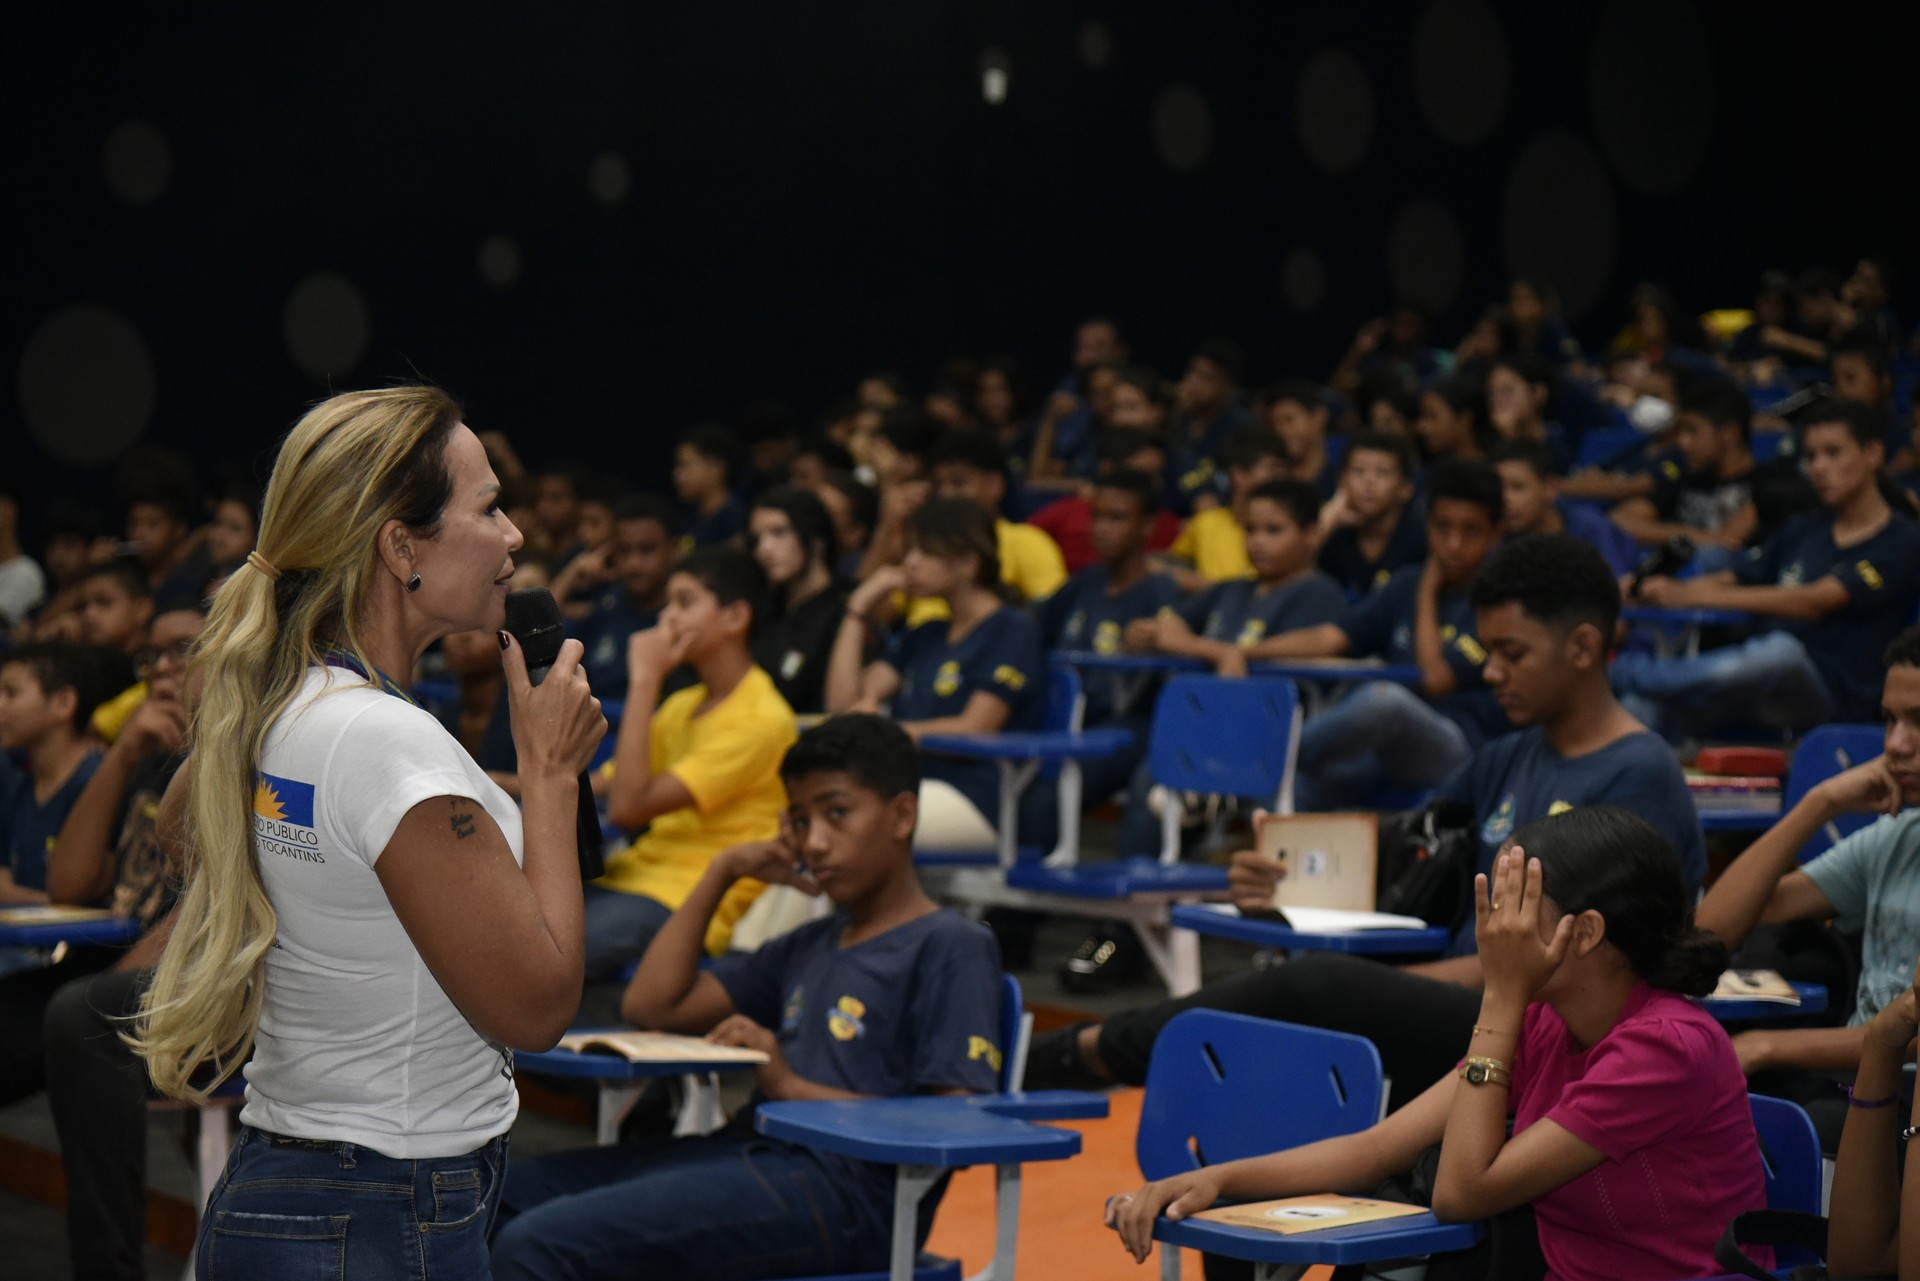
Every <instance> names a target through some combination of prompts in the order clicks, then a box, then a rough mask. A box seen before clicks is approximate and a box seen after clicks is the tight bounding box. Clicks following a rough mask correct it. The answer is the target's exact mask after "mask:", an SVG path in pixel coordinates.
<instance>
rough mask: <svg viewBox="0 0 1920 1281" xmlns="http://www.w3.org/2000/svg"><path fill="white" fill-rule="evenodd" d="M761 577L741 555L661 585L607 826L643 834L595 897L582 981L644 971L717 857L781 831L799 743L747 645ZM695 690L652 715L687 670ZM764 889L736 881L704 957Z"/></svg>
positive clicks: (709, 560) (717, 553)
mask: <svg viewBox="0 0 1920 1281" xmlns="http://www.w3.org/2000/svg"><path fill="white" fill-rule="evenodd" d="M765 592H766V576H765V574H764V573H763V572H762V571H761V569H760V566H759V565H758V564H756V563H755V561H754V559H753V557H752V556H750V555H749V554H747V553H746V552H744V551H741V550H739V549H738V548H734V547H727V546H717V547H705V548H701V549H699V550H697V551H695V552H693V553H692V554H690V555H689V556H687V558H686V559H685V560H683V561H681V562H680V565H679V566H678V568H676V569H675V570H674V572H673V576H672V577H671V578H670V579H668V580H667V603H666V606H665V607H664V608H663V609H662V610H661V611H660V621H659V623H658V624H657V625H656V626H654V627H650V628H648V629H646V630H645V631H639V632H635V633H634V634H633V636H632V637H631V638H630V639H629V641H628V642H627V670H628V677H627V709H626V715H625V718H624V719H623V720H622V721H621V724H620V737H619V739H618V741H617V743H616V745H615V748H614V758H613V759H614V773H613V786H612V789H611V792H610V794H609V797H608V805H607V812H608V816H609V817H610V818H611V819H612V820H613V821H614V823H616V824H618V825H619V826H621V827H625V828H639V827H643V826H644V827H646V829H647V830H646V831H645V833H643V834H642V835H641V836H640V837H639V838H638V839H636V840H635V841H634V842H633V843H632V844H631V845H629V846H628V847H627V848H626V849H624V850H621V851H620V852H619V853H617V854H615V855H613V856H612V857H611V858H609V859H608V860H607V873H606V875H605V876H603V877H601V878H600V879H599V880H598V881H595V882H594V883H593V884H591V885H589V886H588V887H587V895H586V936H587V969H586V973H587V980H588V981H589V982H595V981H601V980H605V979H609V978H612V977H614V976H615V975H616V974H618V973H619V971H620V969H621V967H622V966H624V965H625V964H626V963H627V962H629V961H633V960H637V959H639V957H640V956H641V954H642V953H644V952H645V951H646V950H647V944H648V943H650V942H652V940H653V936H654V935H655V934H656V933H657V932H658V931H659V929H660V927H661V926H662V925H664V924H666V922H667V918H668V917H670V916H671V915H672V914H673V911H674V909H675V908H678V907H679V906H680V904H681V903H682V901H684V900H685V899H686V897H687V895H688V894H689V893H691V892H692V891H693V887H694V886H695V885H697V884H699V882H700V878H701V876H702V875H704V874H705V872H706V869H707V864H708V863H710V862H712V861H713V857H714V855H716V854H718V853H719V852H720V851H721V850H723V849H726V848H727V847H728V846H731V845H738V844H740V843H741V842H743V841H766V840H772V839H773V838H774V837H775V836H777V835H778V834H779V831H780V815H781V813H782V812H783V811H784V810H785V809H786V805H787V799H786V789H785V788H784V786H782V784H781V782H780V761H781V758H782V757H783V756H785V754H786V751H787V748H788V747H790V746H792V744H793V741H794V739H795V738H797V737H798V736H799V734H798V730H797V729H796V728H795V725H794V719H793V709H792V708H790V707H788V706H787V703H786V700H785V699H783V698H781V697H780V692H779V690H777V689H776V688H774V684H773V679H772V678H771V677H770V676H768V675H767V674H766V673H765V672H764V671H761V670H760V669H759V668H758V667H756V666H754V662H753V654H752V651H751V649H750V648H749V645H750V642H751V640H752V633H753V626H754V615H755V612H756V610H757V608H758V606H759V602H760V601H761V599H762V598H763V597H764V594H765ZM682 663H686V664H689V665H691V666H692V668H693V669H694V671H695V672H696V673H697V674H698V675H699V677H700V683H699V684H698V685H694V686H692V687H691V688H689V689H683V690H681V691H679V692H678V693H676V694H674V695H672V696H671V697H669V698H668V699H667V700H666V701H665V702H664V703H660V705H659V707H658V708H655V706H654V704H655V703H656V702H658V701H659V698H660V683H661V681H662V680H663V679H664V678H665V676H666V674H667V673H668V672H670V671H672V670H673V669H674V668H675V667H678V666H679V665H680V664H682ZM765 888H766V887H765V886H764V885H763V884H762V883H761V882H759V881H754V880H742V881H740V882H739V883H737V884H736V885H734V886H733V888H732V889H731V890H729V891H728V894H727V897H726V898H725V899H724V900H723V901H722V902H721V904H720V907H719V909H718V910H716V911H715V912H714V914H713V919H712V921H711V923H710V924H709V926H708V928H707V934H706V947H707V950H708V951H709V952H710V953H712V954H714V955H716V956H717V955H719V954H720V953H722V952H724V951H725V950H726V948H727V942H728V940H729V939H730V938H731V937H732V934H733V927H734V924H735V922H737V921H738V920H739V919H740V916H741V914H742V913H744V912H745V911H746V910H747V907H748V905H749V904H751V903H752V902H753V900H754V899H755V898H756V897H757V896H758V895H759V893H760V891H761V890H763V889H765Z"/></svg>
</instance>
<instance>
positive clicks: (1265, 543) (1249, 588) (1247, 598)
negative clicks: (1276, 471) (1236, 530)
mask: <svg viewBox="0 0 1920 1281" xmlns="http://www.w3.org/2000/svg"><path fill="white" fill-rule="evenodd" d="M1246 508H1247V516H1246V521H1247V529H1246V536H1247V559H1248V560H1249V561H1250V562H1252V564H1253V574H1254V576H1253V577H1252V578H1236V579H1233V580H1230V581H1228V582H1224V583H1218V584H1215V585H1214V586H1212V587H1209V588H1207V589H1205V590H1204V591H1201V592H1198V593H1196V594H1194V595H1193V596H1190V597H1188V598H1187V599H1186V600H1185V601H1184V602H1182V603H1181V604H1179V605H1177V606H1175V607H1173V608H1172V609H1169V610H1166V611H1164V612H1163V613H1161V614H1160V615H1159V616H1158V617H1156V618H1150V619H1142V620H1140V621H1139V622H1136V623H1131V624H1129V625H1128V627H1127V630H1126V637H1125V639H1126V643H1127V648H1128V649H1132V650H1139V651H1144V652H1158V653H1162V654H1174V655H1177V656H1182V657H1187V658H1200V659H1205V660H1206V661H1207V662H1209V663H1212V664H1213V666H1214V669H1215V670H1216V671H1218V672H1219V673H1220V674H1221V675H1222V676H1244V675H1246V673H1247V657H1248V653H1249V650H1251V649H1253V648H1254V647H1257V646H1258V645H1259V643H1260V641H1261V640H1262V639H1263V638H1265V637H1268V636H1273V635H1277V634H1280V633H1285V632H1291V631H1298V630H1299V629H1301V628H1306V627H1313V626H1316V625H1319V624H1322V623H1328V622H1331V621H1333V620H1338V619H1344V618H1345V617H1346V614H1347V602H1346V594H1345V593H1344V592H1342V591H1341V590H1340V588H1339V587H1338V586H1337V585H1336V584H1335V583H1334V581H1333V580H1332V579H1330V578H1328V577H1327V576H1326V575H1325V574H1322V573H1321V572H1320V571H1319V570H1318V569H1316V568H1315V567H1314V560H1315V558H1316V556H1317V555H1318V553H1319V522H1320V498H1319V496H1318V495H1317V494H1315V493H1314V490H1313V486H1312V485H1309V484H1308V483H1307V482H1305V481H1301V480H1271V481H1268V482H1267V483H1266V484H1264V485H1261V486H1259V487H1257V488H1256V489H1254V490H1253V492H1252V493H1250V494H1248V495H1247V503H1246Z"/></svg>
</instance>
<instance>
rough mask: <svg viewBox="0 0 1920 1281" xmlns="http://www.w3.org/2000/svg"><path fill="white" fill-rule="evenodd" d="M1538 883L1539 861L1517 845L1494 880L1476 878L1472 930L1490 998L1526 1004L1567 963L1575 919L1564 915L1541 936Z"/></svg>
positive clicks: (1504, 855)
mask: <svg viewBox="0 0 1920 1281" xmlns="http://www.w3.org/2000/svg"><path fill="white" fill-rule="evenodd" d="M1540 884H1541V871H1540V860H1539V859H1537V858H1533V859H1530V858H1528V857H1527V855H1526V851H1525V850H1522V849H1519V848H1517V847H1516V848H1513V849H1510V850H1502V851H1501V852H1500V853H1499V854H1498V855H1497V856H1496V857H1495V858H1494V861H1493V875H1492V876H1491V877H1489V876H1487V875H1485V874H1482V875H1479V876H1476V877H1474V878H1473V918H1474V926H1473V932H1474V937H1475V939H1476V940H1477V941H1478V942H1479V946H1480V968H1481V970H1482V971H1483V972H1484V973H1485V974H1486V980H1487V994H1488V995H1489V996H1500V997H1505V998H1509V999H1513V1000H1517V1001H1518V1002H1520V1003H1521V1004H1523V1005H1524V1004H1525V1003H1526V1002H1528V1001H1531V1000H1532V999H1533V997H1534V994H1535V993H1536V992H1538V991H1539V990H1540V989H1541V987H1543V986H1544V985H1545V984H1546V981H1547V980H1548V979H1549V978H1551V977H1552V976H1553V972H1554V971H1555V970H1556V969H1558V968H1560V962H1561V961H1562V960H1564V959H1566V955H1567V948H1568V946H1569V945H1570V944H1571V943H1572V941H1573V923H1574V918H1573V917H1572V916H1571V915H1568V916H1563V917H1561V918H1560V920H1559V921H1558V922H1557V923H1556V924H1555V925H1554V928H1553V931H1552V932H1551V933H1550V934H1545V936H1544V937H1543V930H1542V921H1541V917H1542V914H1543V912H1544V908H1543V906H1542V905H1543V903H1544V902H1545V900H1546V895H1545V894H1544V893H1543V892H1542V890H1541V888H1540Z"/></svg>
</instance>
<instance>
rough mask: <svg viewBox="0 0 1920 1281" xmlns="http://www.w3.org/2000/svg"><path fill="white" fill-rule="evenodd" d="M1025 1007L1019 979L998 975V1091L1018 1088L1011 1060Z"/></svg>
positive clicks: (1007, 1091) (1017, 1042) (1016, 1045)
mask: <svg viewBox="0 0 1920 1281" xmlns="http://www.w3.org/2000/svg"><path fill="white" fill-rule="evenodd" d="M1025 1013H1026V1007H1025V1004H1024V1002H1023V1001H1022V998H1021V996H1020V980H1019V979H1017V978H1015V977H1013V975H1011V974H1002V975H1001V976H1000V1093H1002V1094H1012V1093H1013V1092H1014V1091H1015V1090H1017V1089H1019V1088H1020V1082H1019V1080H1018V1079H1017V1078H1016V1077H1015V1076H1014V1071H1015V1069H1016V1068H1017V1067H1018V1066H1019V1065H1018V1064H1017V1063H1015V1062H1014V1061H1013V1059H1014V1051H1015V1049H1016V1048H1018V1046H1019V1044H1020V1024H1021V1022H1022V1019H1023V1018H1024V1016H1025Z"/></svg>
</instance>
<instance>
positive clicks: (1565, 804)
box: [1547, 801, 1573, 818]
mask: <svg viewBox="0 0 1920 1281" xmlns="http://www.w3.org/2000/svg"><path fill="white" fill-rule="evenodd" d="M1572 808H1573V803H1572V802H1570V801H1555V802H1554V803H1553V804H1551V805H1549V806H1547V817H1548V818H1552V817H1553V816H1554V815H1555V814H1564V813H1566V812H1567V811H1568V810H1570V809H1572Z"/></svg>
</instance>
